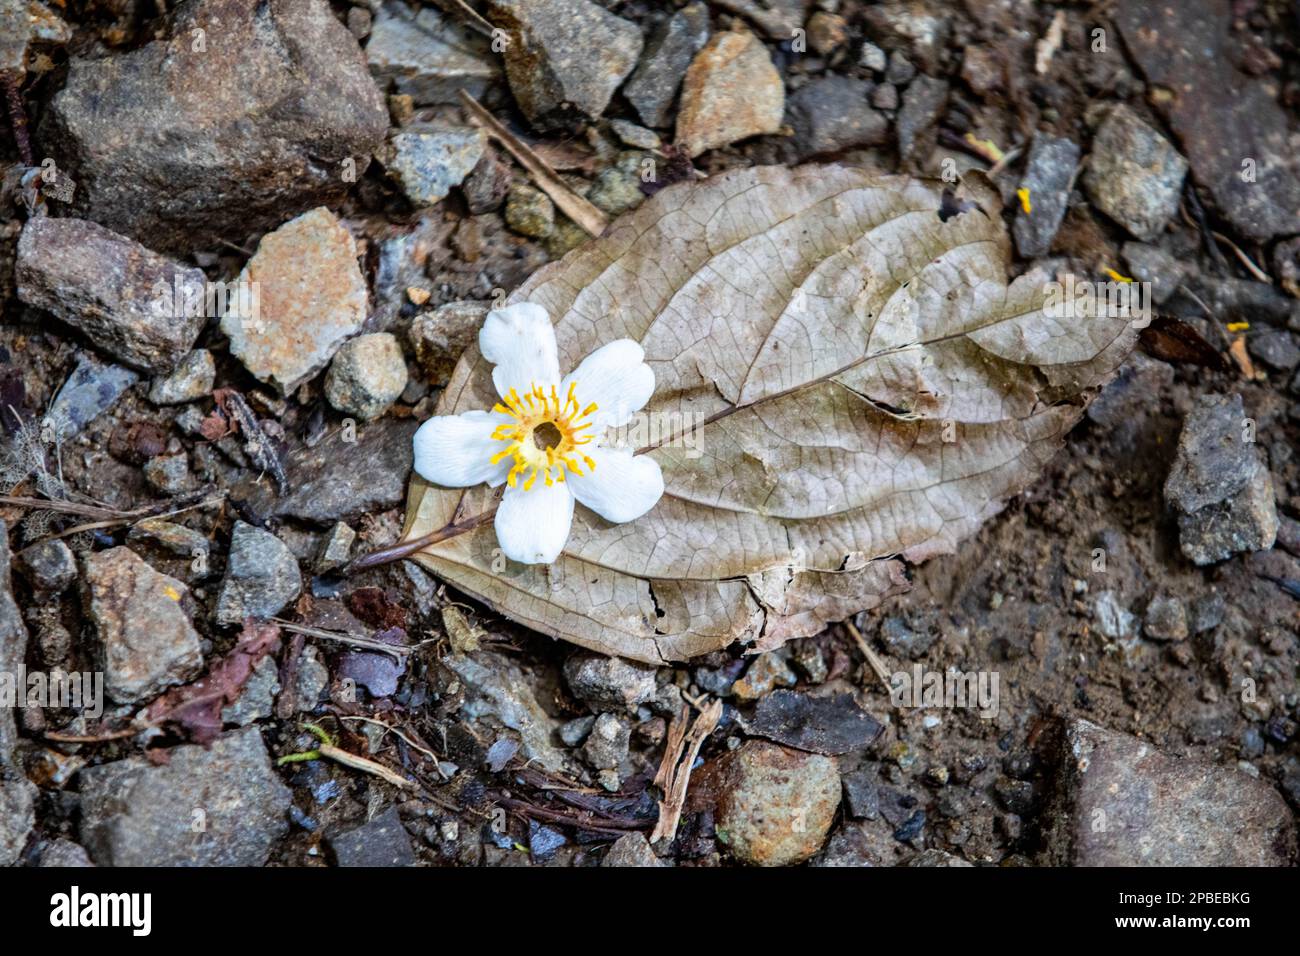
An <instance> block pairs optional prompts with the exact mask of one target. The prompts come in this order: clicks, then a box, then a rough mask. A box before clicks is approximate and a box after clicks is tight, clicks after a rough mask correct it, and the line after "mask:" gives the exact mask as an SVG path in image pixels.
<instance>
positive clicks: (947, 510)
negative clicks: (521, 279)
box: [406, 166, 1136, 662]
mask: <svg viewBox="0 0 1300 956" xmlns="http://www.w3.org/2000/svg"><path fill="white" fill-rule="evenodd" d="M942 187H943V184H941V183H931V182H923V181H920V180H915V179H909V178H906V177H894V176H881V175H878V174H874V173H872V172H870V171H867V170H862V169H857V168H851V167H844V166H806V167H801V168H798V169H785V168H779V167H761V168H753V169H743V170H734V171H731V172H728V173H725V174H723V175H719V176H715V177H713V178H711V179H708V180H706V181H704V182H699V183H683V184H679V185H676V186H673V187H670V188H668V189H665V190H663V191H662V192H660V193H658V194H657V195H656V196H654V197H653V198H651V199H650V200H649V201H647V202H646V203H645V204H644V205H643V206H642V207H641V208H640V209H638V210H637V211H636V212H635V213H633V214H631V215H629V216H626V217H624V218H623V219H621V220H619V222H618V223H616V224H615V226H614V227H613V229H612V230H611V231H610V232H609V234H608V235H606V236H605V237H603V238H602V239H599V240H597V241H594V242H591V243H588V244H587V245H586V246H584V247H582V248H580V249H577V250H575V251H574V252H572V253H570V254H569V255H568V256H566V257H565V258H564V259H563V260H561V261H560V262H558V263H553V264H551V265H549V266H547V267H546V268H544V269H542V270H540V271H539V272H537V273H536V274H534V275H533V276H532V277H531V278H530V279H529V280H528V282H526V283H525V284H524V285H523V286H522V287H520V288H519V289H517V290H516V291H515V292H514V294H513V295H511V296H510V299H509V301H510V302H523V301H529V302H535V303H538V304H540V305H542V306H543V307H545V308H546V309H547V311H548V312H549V313H550V315H551V317H552V319H553V321H554V322H555V329H556V337H557V339H558V342H559V350H560V365H561V367H562V368H572V367H574V366H575V365H576V364H577V363H578V362H579V360H581V359H582V358H583V357H584V356H586V355H587V354H589V353H590V352H591V351H592V350H594V349H595V348H597V347H598V346H600V345H602V344H604V343H606V342H609V341H611V340H614V339H618V338H623V337H629V338H633V339H635V340H637V341H639V342H640V343H641V344H642V345H643V346H644V348H645V351H646V361H647V362H648V363H649V364H650V366H651V367H652V368H653V369H654V372H655V376H656V391H655V395H654V397H653V398H652V399H651V402H650V405H649V406H648V408H647V409H646V412H645V414H644V415H643V416H642V419H641V421H643V422H649V423H652V424H657V425H658V426H659V427H660V432H659V434H658V435H657V436H653V437H651V438H650V439H646V440H640V441H639V440H633V441H631V442H629V443H630V444H633V445H636V446H637V447H639V448H640V450H641V451H642V452H643V453H645V454H649V455H653V456H654V457H655V459H656V460H657V461H658V462H659V464H660V466H661V467H662V469H663V473H664V479H665V483H666V487H667V490H666V493H665V495H664V497H663V499H662V500H661V501H660V502H659V504H658V505H657V506H656V507H655V508H654V509H653V510H652V511H651V512H650V513H649V514H647V515H646V516H644V517H643V518H641V519H639V520H637V521H634V522H631V523H629V524H624V525H611V524H609V523H607V522H605V521H603V520H602V519H600V518H598V517H597V516H595V515H594V514H592V513H591V512H589V511H587V510H586V509H584V508H579V509H578V510H577V513H576V515H575V518H574V525H573V531H572V534H571V536H570V539H569V542H568V545H567V547H566V549H565V552H564V554H563V555H562V556H561V558H560V559H559V560H558V561H557V562H555V563H554V564H552V565H550V566H521V565H516V564H513V563H509V562H504V561H503V560H502V559H501V558H500V552H499V551H498V550H497V542H496V536H495V533H494V531H493V529H492V524H491V521H490V520H485V518H484V516H485V515H487V514H489V513H490V512H491V510H492V509H493V508H494V507H495V498H494V492H493V491H492V490H491V489H487V488H485V487H478V488H470V489H465V490H450V489H443V488H438V487H434V486H431V485H429V484H428V483H426V482H424V481H422V480H421V479H419V478H418V477H417V478H415V479H414V480H413V482H412V484H411V491H410V498H409V503H408V512H407V527H406V537H407V538H414V537H417V536H420V535H424V534H427V533H429V532H431V531H434V530H436V529H442V528H445V527H447V526H454V527H452V528H449V529H448V531H447V532H446V534H445V535H441V536H440V538H439V540H438V542H437V543H436V544H433V545H430V546H429V547H428V548H427V549H426V550H425V551H424V552H422V553H421V554H420V555H419V557H418V560H419V561H421V563H423V564H424V565H425V566H426V567H428V568H429V569H430V570H431V571H433V572H434V573H436V574H438V575H440V576H441V577H442V578H444V579H445V580H447V581H449V582H451V583H452V584H454V585H456V586H457V587H459V588H461V589H462V590H464V591H466V592H467V593H469V594H472V595H474V596H475V597H477V598H479V599H480V600H483V601H484V602H486V603H488V604H489V605H491V606H493V607H495V608H497V609H498V610H499V611H500V612H501V613H503V614H506V615H508V616H509V617H512V618H514V619H515V620H517V621H520V622H522V623H523V624H525V625H527V626H528V627H531V628H534V629H535V630H538V631H541V632H543V633H546V634H550V635H553V636H555V637H560V638H563V639H565V640H568V641H572V642H574V643H576V644H581V645H583V646H585V647H590V648H594V649H596V650H599V651H603V652H605V653H609V654H617V655H621V656H624V657H629V658H633V659H637V660H642V661H649V662H658V661H664V660H682V659H686V658H689V657H693V656H695V655H698V654H703V653H707V652H709V651H713V650H716V649H718V648H721V647H725V646H726V645H728V644H730V643H732V642H733V641H736V640H742V641H746V642H756V643H757V644H758V646H759V647H764V648H766V647H773V646H776V645H777V644H779V643H781V642H782V641H784V640H788V639H790V638H793V637H798V636H802V635H806V634H810V633H816V632H817V631H818V630H820V629H821V628H822V627H823V626H824V625H825V623H826V622H828V621H832V620H838V619H841V618H843V617H845V616H847V615H848V614H850V613H852V612H853V611H856V610H859V609H862V608H865V607H869V606H872V605H874V604H876V603H878V602H879V601H880V600H881V599H882V597H883V596H884V595H887V594H889V593H892V592H894V591H896V590H898V589H899V588H900V587H903V586H904V585H905V581H904V580H903V578H902V574H901V573H902V564H901V560H908V561H920V560H923V559H925V558H927V557H929V556H931V555H935V554H940V553H944V552H949V551H952V550H953V549H954V548H955V547H956V545H957V544H958V542H959V541H961V540H962V539H963V538H965V537H967V536H969V535H970V534H971V533H973V532H974V531H975V530H976V529H977V528H978V527H979V526H980V524H981V523H982V522H984V521H985V520H987V519H988V518H989V517H990V516H991V515H993V514H996V513H997V511H998V510H999V509H1000V508H1001V507H1002V503H1003V502H1004V501H1005V500H1006V499H1007V498H1008V497H1009V496H1011V495H1014V494H1016V493H1018V492H1019V491H1021V490H1022V489H1023V488H1024V487H1025V486H1026V485H1028V484H1029V483H1030V482H1032V481H1033V480H1034V479H1035V477H1036V476H1037V475H1038V473H1039V471H1040V469H1041V467H1042V466H1043V464H1044V463H1045V462H1046V461H1047V460H1048V459H1049V458H1050V457H1051V456H1052V455H1053V454H1054V453H1055V452H1056V450H1057V449H1058V448H1059V447H1060V445H1061V443H1062V440H1063V437H1064V435H1065V433H1066V432H1067V431H1068V430H1069V429H1070V427H1071V426H1073V425H1074V423H1075V422H1076V421H1077V420H1078V418H1079V415H1080V414H1081V409H1082V405H1083V404H1084V398H1083V397H1082V396H1083V395H1084V394H1085V393H1084V390H1085V389H1087V388H1089V387H1091V386H1095V385H1097V384H1098V383H1099V382H1100V381H1101V380H1102V379H1103V378H1104V377H1105V376H1106V375H1107V374H1108V373H1109V372H1110V371H1111V370H1113V369H1114V368H1115V367H1116V366H1117V365H1118V364H1119V362H1120V361H1122V359H1123V358H1124V356H1125V355H1127V354H1128V352H1129V351H1130V350H1131V348H1132V346H1133V343H1134V341H1135V338H1136V332H1135V331H1134V330H1133V328H1132V326H1131V324H1130V323H1129V322H1128V321H1125V320H1123V319H1107V318H1097V319H1090V320H1083V319H1076V318H1059V317H1054V316H1052V315H1050V314H1048V313H1047V312H1046V311H1045V310H1044V306H1045V302H1046V297H1047V288H1046V286H1045V281H1046V277H1045V276H1042V275H1027V276H1022V277H1020V278H1019V279H1016V280H1015V281H1013V282H1011V283H1010V284H1008V269H1009V264H1010V261H1011V256H1010V247H1009V242H1008V238H1007V233H1006V230H1005V228H1004V225H1003V222H1002V219H1001V217H1000V215H999V212H1000V210H999V208H998V200H997V197H996V193H995V192H994V191H993V190H992V189H991V188H990V187H989V186H988V184H987V182H986V181H984V180H983V179H982V178H980V177H974V178H973V179H969V180H968V181H967V182H966V183H965V184H964V185H963V188H962V189H961V190H959V193H958V198H959V199H960V200H961V202H960V203H959V204H958V207H957V208H959V209H961V210H963V211H961V212H958V213H957V214H955V215H953V214H950V215H946V216H940V214H939V213H940V210H941V209H947V211H948V212H949V213H951V212H952V206H953V204H952V203H951V202H949V203H948V204H946V205H945V204H944V203H943V200H942V192H943V189H942ZM972 204H974V205H972ZM495 400H496V396H495V394H494V393H493V389H492V382H491V376H490V367H489V366H488V364H487V363H486V362H485V361H484V360H483V359H482V357H481V356H480V355H479V353H478V351H477V349H476V348H471V349H470V350H469V351H468V352H467V353H466V354H465V356H464V357H463V358H462V359H461V362H460V364H459V365H458V366H457V368H456V371H455V373H454V374H453V376H452V380H451V382H450V383H449V385H448V386H447V388H446V390H445V392H444V393H443V395H442V398H441V400H440V403H439V406H438V414H444V415H445V414H454V413H459V412H462V411H466V410H470V409H476V408H490V407H491V406H492V404H493V402H494V401H495ZM690 422H699V423H702V424H701V425H700V427H699V428H698V431H697V432H695V433H694V434H693V435H692V438H693V441H692V442H691V444H690V445H684V444H683V443H682V442H680V441H675V440H671V439H675V438H678V437H680V435H681V433H682V432H681V428H680V427H671V426H672V423H676V425H677V426H683V425H685V424H686V423H690Z"/></svg>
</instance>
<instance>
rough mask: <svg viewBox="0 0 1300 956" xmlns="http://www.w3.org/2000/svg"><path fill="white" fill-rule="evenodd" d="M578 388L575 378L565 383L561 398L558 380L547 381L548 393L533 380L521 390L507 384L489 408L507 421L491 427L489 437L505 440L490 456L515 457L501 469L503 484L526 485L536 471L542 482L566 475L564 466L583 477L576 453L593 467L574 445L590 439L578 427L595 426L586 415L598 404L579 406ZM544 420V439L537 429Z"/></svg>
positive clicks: (550, 483) (531, 482)
mask: <svg viewBox="0 0 1300 956" xmlns="http://www.w3.org/2000/svg"><path fill="white" fill-rule="evenodd" d="M577 392H578V383H577V382H570V383H569V387H568V389H567V391H566V393H565V395H564V396H563V398H561V396H560V390H559V387H558V386H557V385H551V386H550V389H549V393H548V390H547V389H546V387H545V386H543V385H540V384H538V383H536V382H533V383H531V384H530V385H529V387H528V388H527V389H525V390H524V394H523V395H522V396H521V395H520V394H519V392H518V390H517V389H513V388H512V389H510V392H509V393H508V394H507V395H506V396H505V397H504V398H502V400H501V401H500V402H497V403H496V404H495V405H494V406H493V408H492V411H493V412H495V413H496V414H498V415H503V416H505V417H507V418H509V419H511V421H508V422H503V423H502V424H500V425H498V426H497V427H496V428H495V429H493V431H492V439H493V440H494V441H501V442H505V443H506V446H505V448H503V449H502V450H501V451H498V452H497V453H496V454H494V455H493V456H492V457H491V459H489V460H490V461H491V463H492V464H494V465H496V464H500V463H501V462H502V461H504V460H505V459H507V458H513V459H514V464H513V465H512V466H511V468H510V471H509V473H508V474H507V475H506V484H507V485H509V486H510V487H511V488H518V487H522V488H523V490H524V491H529V490H531V489H532V487H533V486H534V485H535V484H536V483H537V476H538V475H539V474H540V475H541V476H542V479H543V482H544V484H545V485H546V486H547V487H553V486H554V485H555V484H556V483H557V482H562V481H566V480H567V479H568V475H567V472H572V473H573V474H575V475H577V476H579V477H583V474H584V473H583V471H582V470H581V469H580V468H579V467H578V463H577V460H576V459H577V458H578V457H581V458H582V460H583V461H584V462H586V466H587V471H588V472H590V471H592V470H594V469H595V467H596V463H595V462H594V461H592V459H591V458H590V457H589V456H587V455H580V454H579V453H578V452H577V449H578V448H579V447H580V446H582V445H589V444H591V443H592V442H593V441H594V440H595V439H594V436H592V435H590V434H587V435H584V434H582V433H583V432H586V431H588V430H589V429H593V428H594V427H595V424H594V423H593V422H591V421H589V420H588V419H589V418H590V417H591V415H592V413H594V412H595V411H597V409H598V407H599V406H598V405H597V404H596V403H595V402H592V403H590V404H589V405H587V406H586V407H585V408H584V407H583V405H582V403H581V402H579V401H578V394H577ZM543 425H549V426H551V428H550V429H547V432H548V433H549V434H548V435H547V436H546V440H545V442H543V441H542V440H541V438H540V437H539V435H538V431H537V430H538V429H539V428H541V426H543ZM551 429H553V431H552V430H551ZM556 434H558V435H559V439H558V440H556V439H555V435H556ZM521 477H522V478H523V484H522V486H521V485H520V478H521Z"/></svg>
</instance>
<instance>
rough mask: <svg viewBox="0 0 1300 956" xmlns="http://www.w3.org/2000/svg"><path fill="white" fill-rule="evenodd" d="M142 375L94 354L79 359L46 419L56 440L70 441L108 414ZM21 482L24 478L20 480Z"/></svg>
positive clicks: (55, 398)
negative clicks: (105, 361)
mask: <svg viewBox="0 0 1300 956" xmlns="http://www.w3.org/2000/svg"><path fill="white" fill-rule="evenodd" d="M139 380H140V376H139V375H138V374H137V373H136V372H133V371H131V370H130V369H128V368H123V367H122V366H120V365H105V364H104V363H102V362H99V361H97V360H96V359H94V358H92V357H91V356H90V355H82V356H79V357H78V359H77V367H76V368H74V369H73V370H72V374H71V375H69V376H68V380H67V381H66V382H64V383H63V387H62V388H60V389H59V394H58V395H56V396H55V397H54V403H53V404H52V405H51V406H50V411H49V414H47V415H46V416H45V417H46V420H47V421H49V423H50V424H51V426H52V428H53V432H54V437H55V438H57V439H58V440H59V441H63V442H66V441H68V440H70V439H72V438H75V437H76V436H77V435H79V434H81V431H82V429H84V428H85V427H86V426H87V425H89V424H90V423H91V422H92V421H94V420H95V419H96V418H98V417H99V416H100V415H102V414H103V413H104V412H106V411H108V410H109V409H110V408H112V407H113V405H115V404H116V403H117V400H118V399H119V398H121V397H122V393H123V392H125V391H126V390H127V389H128V388H130V387H131V386H132V385H134V384H135V383H136V382H138V381H139ZM20 480H21V479H20Z"/></svg>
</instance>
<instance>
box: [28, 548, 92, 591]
mask: <svg viewBox="0 0 1300 956" xmlns="http://www.w3.org/2000/svg"><path fill="white" fill-rule="evenodd" d="M14 558H15V561H14V563H15V565H16V566H17V568H18V570H19V572H20V573H21V574H22V576H23V577H25V578H26V579H27V581H28V583H29V584H31V586H32V589H33V590H35V591H44V592H47V593H58V592H59V591H63V590H65V589H66V588H67V587H68V585H70V584H71V583H72V582H73V581H75V580H77V559H76V557H75V556H74V555H73V553H72V549H71V548H69V547H68V546H67V545H66V544H64V543H63V542H62V541H59V540H57V539H53V538H51V539H49V540H47V541H42V542H40V543H39V544H34V545H32V546H31V547H30V548H24V549H23V550H22V551H19V552H18V554H16V555H15V556H14Z"/></svg>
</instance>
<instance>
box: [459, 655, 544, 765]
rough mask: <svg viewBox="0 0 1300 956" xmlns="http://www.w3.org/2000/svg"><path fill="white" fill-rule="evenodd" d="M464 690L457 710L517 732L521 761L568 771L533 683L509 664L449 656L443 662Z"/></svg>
mask: <svg viewBox="0 0 1300 956" xmlns="http://www.w3.org/2000/svg"><path fill="white" fill-rule="evenodd" d="M443 664H445V665H446V666H447V667H448V668H449V669H450V670H451V671H452V672H453V673H454V674H455V675H456V676H457V677H458V678H460V683H462V684H463V685H464V689H465V703H464V705H463V706H462V708H461V713H463V714H464V715H465V716H466V717H467V718H469V719H470V720H485V719H487V720H491V721H494V722H496V723H498V724H500V725H501V726H503V727H509V728H510V729H511V730H517V731H518V732H519V737H520V749H521V752H522V753H523V756H524V759H525V760H536V761H537V762H538V763H539V764H541V766H543V767H544V768H546V769H547V770H549V771H551V772H553V773H559V772H564V771H566V770H568V769H569V760H568V758H567V757H566V756H565V754H564V752H563V751H562V750H560V749H558V748H557V747H556V746H555V745H554V744H553V743H552V742H551V739H552V736H553V735H554V734H555V732H556V730H557V729H558V727H557V724H558V721H556V720H555V719H554V718H552V717H551V715H550V714H548V713H547V712H546V710H545V708H543V707H542V705H541V704H540V703H539V702H538V700H537V697H536V695H534V693H533V691H532V687H533V683H532V681H530V680H529V679H528V678H527V676H526V675H525V674H524V672H523V671H522V670H520V668H519V667H518V665H516V664H515V663H514V662H513V661H510V660H508V659H507V658H505V657H502V656H501V655H500V654H491V653H478V654H474V655H473V656H469V655H463V654H453V655H451V656H450V657H447V658H445V659H444V660H443Z"/></svg>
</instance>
